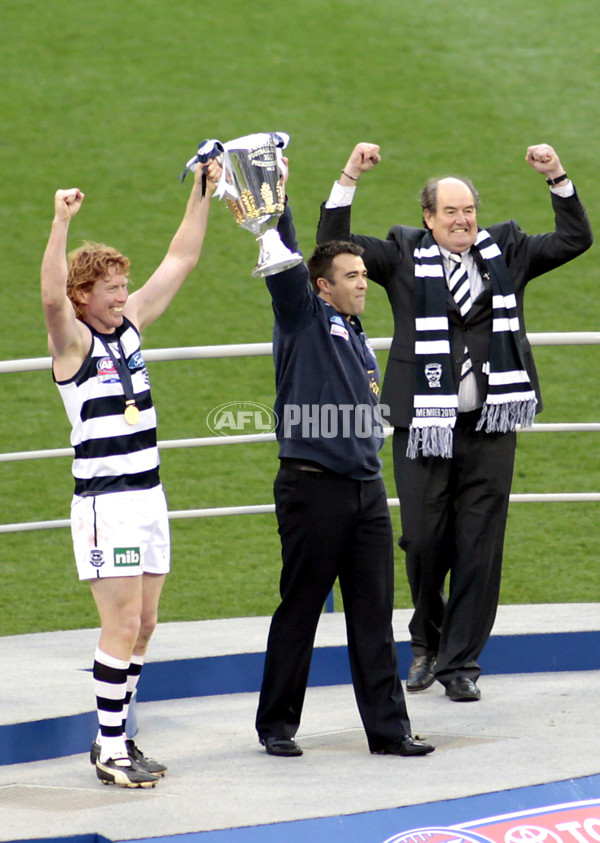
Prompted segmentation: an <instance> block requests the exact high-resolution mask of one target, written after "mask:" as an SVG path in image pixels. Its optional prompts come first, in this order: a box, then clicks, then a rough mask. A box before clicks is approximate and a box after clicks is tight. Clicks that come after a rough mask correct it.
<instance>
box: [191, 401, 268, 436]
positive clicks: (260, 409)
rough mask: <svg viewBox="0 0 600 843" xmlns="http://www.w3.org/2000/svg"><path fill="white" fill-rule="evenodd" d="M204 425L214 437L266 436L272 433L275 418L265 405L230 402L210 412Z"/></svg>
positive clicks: (249, 402)
mask: <svg viewBox="0 0 600 843" xmlns="http://www.w3.org/2000/svg"><path fill="white" fill-rule="evenodd" d="M206 424H207V425H208V428H209V430H210V431H211V432H212V433H214V434H215V435H216V436H241V435H244V434H245V435H249V434H266V433H273V432H274V430H275V427H276V426H277V416H276V415H275V413H274V412H273V410H271V408H270V407H267V406H266V404H259V403H257V402H256V401H230V402H229V403H227V404H221V405H220V406H218V407H215V408H214V409H213V410H211V411H210V413H209V414H208V415H207V417H206Z"/></svg>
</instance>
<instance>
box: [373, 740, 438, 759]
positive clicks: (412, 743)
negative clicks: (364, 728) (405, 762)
mask: <svg viewBox="0 0 600 843" xmlns="http://www.w3.org/2000/svg"><path fill="white" fill-rule="evenodd" d="M434 749H435V747H434V746H432V745H431V744H430V743H425V742H424V741H419V740H417V739H416V738H413V737H411V735H404V736H403V737H401V738H394V739H393V740H392V741H390V742H389V743H387V744H385V745H384V746H382V747H380V748H379V749H372V750H371V754H372V755H405V756H409V755H428V754H429V753H430V752H433V751H434Z"/></svg>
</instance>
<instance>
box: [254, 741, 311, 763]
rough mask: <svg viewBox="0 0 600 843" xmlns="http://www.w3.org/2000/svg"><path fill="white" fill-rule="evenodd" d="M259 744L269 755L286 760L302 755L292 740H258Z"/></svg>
mask: <svg viewBox="0 0 600 843" xmlns="http://www.w3.org/2000/svg"><path fill="white" fill-rule="evenodd" d="M259 742H260V743H261V744H262V746H264V748H265V749H266V750H267V753H268V754H269V755H281V756H284V757H287V758H293V757H294V756H297V755H302V749H301V748H300V747H299V746H298V744H297V743H296V741H295V740H294V739H293V738H259Z"/></svg>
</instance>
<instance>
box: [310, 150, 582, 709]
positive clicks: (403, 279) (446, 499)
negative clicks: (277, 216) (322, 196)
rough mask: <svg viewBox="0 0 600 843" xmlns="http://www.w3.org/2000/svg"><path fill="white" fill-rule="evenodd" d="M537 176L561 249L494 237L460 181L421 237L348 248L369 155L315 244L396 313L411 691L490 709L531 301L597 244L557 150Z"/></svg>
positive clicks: (397, 430)
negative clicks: (333, 250) (485, 687)
mask: <svg viewBox="0 0 600 843" xmlns="http://www.w3.org/2000/svg"><path fill="white" fill-rule="evenodd" d="M525 160H526V161H527V162H528V163H529V164H530V165H531V166H532V167H533V169H535V170H536V171H537V172H539V173H541V174H542V175H543V176H545V178H546V181H547V183H548V185H549V187H550V196H551V202H552V208H553V211H554V217H555V227H554V231H551V232H549V233H546V234H536V235H527V234H526V233H525V232H524V231H522V229H521V228H520V227H519V226H518V224H517V223H516V222H515V221H514V220H510V221H508V222H503V223H498V224H495V225H491V226H489V228H488V229H487V230H483V229H481V228H480V227H479V225H478V219H477V215H478V209H479V195H478V193H477V191H476V189H475V187H474V186H473V185H472V184H471V182H470V181H468V180H467V179H464V178H455V177H447V178H442V179H432V180H430V181H429V182H428V183H427V184H426V185H425V187H424V189H423V191H422V194H421V206H422V210H423V223H424V227H423V228H412V227H408V226H403V225H395V226H393V227H392V228H391V229H390V231H389V233H388V235H387V239H385V240H380V239H378V238H375V237H367V236H362V235H354V234H351V233H350V231H351V220H350V216H351V215H350V209H351V204H352V200H353V198H354V192H355V188H356V183H357V182H358V180H359V178H360V177H361V176H362V175H363V174H364V173H366V172H368V171H369V170H371V169H372V168H373V167H374V166H376V165H377V164H378V163H379V162H380V151H379V147H378V146H377V145H375V144H371V143H359V144H358V145H357V146H356V147H355V148H354V150H353V151H352V153H351V155H350V158H349V159H348V161H347V163H346V166H345V167H344V169H343V170H342V173H341V177H340V178H339V180H338V181H337V182H336V183H335V184H334V186H333V190H332V192H331V194H330V197H329V199H328V200H327V202H325V203H324V205H323V207H322V212H321V219H320V222H319V228H318V232H317V242H319V243H323V242H326V241H328V240H338V239H339V240H350V241H352V242H355V243H358V244H359V245H361V246H362V247H363V248H364V250H365V251H364V261H365V264H366V267H367V270H368V275H369V278H370V279H372V280H373V281H375V282H376V283H377V284H380V285H381V286H382V287H384V288H385V290H386V292H387V295H388V298H389V301H390V304H391V307H392V312H393V315H394V323H395V328H394V338H393V342H392V346H391V349H390V354H389V360H388V365H387V370H386V374H385V379H384V386H383V394H382V399H381V400H382V404H383V405H386V404H387V405H388V406H389V407H390V418H389V422H390V423H391V425H392V426H393V427H394V437H393V454H394V473H395V479H396V486H397V490H398V496H399V499H400V510H401V520H402V536H401V539H400V546H401V547H402V548H403V549H404V551H405V552H406V566H407V574H408V579H409V583H410V588H411V594H412V599H413V604H414V613H413V616H412V619H411V622H410V633H411V644H412V649H413V661H412V664H411V666H410V669H409V673H408V679H407V689H408V690H409V691H421V690H424V689H426V688H428V687H430V686H431V685H432V684H433V682H434V681H435V680H436V679H437V680H438V681H439V682H440V683H441V684H442V685H443V686H444V687H445V693H446V695H447V696H448V697H449V698H450V699H451V700H453V701H456V702H468V701H476V700H479V699H480V697H481V692H480V689H479V688H478V687H477V684H476V683H477V680H478V678H479V676H480V674H481V668H480V666H479V664H478V661H477V659H478V657H479V655H480V653H481V651H482V649H483V647H484V645H485V643H486V641H487V640H488V637H489V635H490V632H491V630H492V626H493V623H494V618H495V614H496V608H497V605H498V597H499V591H500V576H501V567H502V553H503V544H504V532H505V526H506V518H507V512H508V501H509V493H510V487H511V482H512V473H513V465H514V454H515V446H516V428H517V426H518V425H521V426H526V425H529V424H531V423H532V421H533V417H534V415H535V413H537V412H539V411H540V410H541V409H542V404H541V398H540V392H539V384H538V378H537V374H536V371H535V365H534V361H533V356H532V354H531V348H530V346H529V343H528V341H527V337H526V333H525V323H524V318H523V294H524V291H525V287H526V285H527V283H528V282H529V281H530V280H531V279H532V278H536V277H537V276H539V275H542V274H544V273H546V272H549V271H550V270H552V269H555V268H556V267H559V266H561V265H562V264H564V263H566V262H567V261H569V260H572V259H573V258H575V257H577V256H578V255H580V254H581V253H582V252H584V251H585V250H586V249H588V248H589V247H590V245H591V243H592V233H591V229H590V225H589V222H588V219H587V216H586V213H585V210H584V208H583V206H582V204H581V202H580V201H579V198H578V196H577V193H576V191H575V188H574V186H573V184H572V182H571V181H570V179H569V178H568V176H567V174H566V173H565V171H564V168H563V166H562V164H561V162H560V159H559V157H558V155H557V154H556V152H555V150H554V149H553V148H552V147H551V146H549V145H547V144H538V145H535V146H531V147H529V148H528V150H527V154H526V157H525ZM447 579H448V587H447V596H446V580H447Z"/></svg>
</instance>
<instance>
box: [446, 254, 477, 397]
mask: <svg viewBox="0 0 600 843" xmlns="http://www.w3.org/2000/svg"><path fill="white" fill-rule="evenodd" d="M450 260H451V261H452V262H453V263H454V266H453V267H452V271H451V272H450V277H449V278H448V288H449V289H450V292H451V293H452V296H453V298H454V301H455V302H456V304H457V306H458V309H459V310H460V315H461V316H463V317H464V316H466V314H467V313H468V312H469V310H470V308H471V286H470V284H469V276H468V274H467V270H466V268H465V267H464V265H463V262H462V257H461V255H455V254H451V255H450ZM472 371H473V364H472V363H471V358H470V357H469V352H468V350H467V347H466V346H465V349H464V353H463V358H462V362H461V368H460V379H461V381H463V380H464V379H465V378H466V377H467V375H468V374H469V373H470V372H472Z"/></svg>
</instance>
